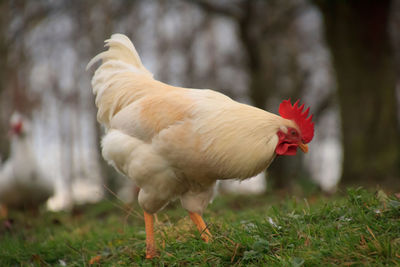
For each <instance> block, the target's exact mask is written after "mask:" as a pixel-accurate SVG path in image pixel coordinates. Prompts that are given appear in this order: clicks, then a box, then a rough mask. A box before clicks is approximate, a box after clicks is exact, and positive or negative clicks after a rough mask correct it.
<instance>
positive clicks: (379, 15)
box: [315, 0, 400, 183]
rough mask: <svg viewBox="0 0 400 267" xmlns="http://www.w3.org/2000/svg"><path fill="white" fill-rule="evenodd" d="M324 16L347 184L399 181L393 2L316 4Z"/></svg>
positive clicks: (370, 0) (356, 0) (320, 0)
mask: <svg viewBox="0 0 400 267" xmlns="http://www.w3.org/2000/svg"><path fill="white" fill-rule="evenodd" d="M315 2H316V3H317V4H318V6H319V7H320V9H321V10H322V12H323V14H324V19H325V25H326V38H327V41H328V44H329V45H330V47H331V51H332V54H333V61H334V66H335V69H336V73H337V82H338V93H339V101H340V107H341V117H342V131H343V146H344V161H343V180H344V181H345V182H352V183H354V182H366V181H370V182H372V181H373V182H380V183H383V182H384V181H385V180H386V181H388V180H390V178H398V177H399V174H400V173H399V170H400V168H399V167H400V149H399V148H400V147H399V144H400V134H399V129H398V127H396V125H397V119H396V97H395V68H394V60H393V58H394V57H393V51H392V49H391V47H390V42H389V40H390V39H389V30H388V21H389V11H390V6H391V1H389V0H382V1H374V0H367V1H365V0H353V1H324V0H317V1H315Z"/></svg>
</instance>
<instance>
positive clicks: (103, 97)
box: [86, 34, 154, 126]
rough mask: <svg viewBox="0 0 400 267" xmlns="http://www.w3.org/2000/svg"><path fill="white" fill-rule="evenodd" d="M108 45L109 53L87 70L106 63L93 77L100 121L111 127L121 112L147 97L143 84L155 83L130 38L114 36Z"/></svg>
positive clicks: (94, 61)
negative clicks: (116, 115) (110, 124)
mask: <svg viewBox="0 0 400 267" xmlns="http://www.w3.org/2000/svg"><path fill="white" fill-rule="evenodd" d="M105 43H106V44H105V46H106V47H108V50H107V51H104V52H102V53H100V54H98V55H97V56H95V57H94V58H93V59H92V60H90V61H89V63H88V65H87V67H86V69H89V68H90V67H92V66H93V65H94V64H95V63H96V62H98V61H99V60H101V61H102V63H101V65H100V66H99V67H98V69H97V70H96V72H95V74H94V76H93V78H92V87H93V93H94V94H95V95H96V106H97V107H98V113H97V119H98V121H99V122H100V123H103V124H105V125H106V126H107V125H108V123H109V121H110V120H111V119H112V117H113V116H114V115H115V114H116V113H117V112H118V111H119V110H121V109H122V108H123V107H125V106H126V105H129V103H131V102H133V101H135V99H137V98H138V97H139V96H140V95H142V94H143V92H142V91H143V88H141V87H142V86H140V85H141V84H143V83H148V82H150V83H151V82H153V81H154V80H153V74H152V73H151V72H150V71H148V70H147V69H146V68H145V67H144V66H143V64H142V61H141V60H140V57H139V55H138V53H137V51H136V49H135V47H134V46H133V44H132V42H131V41H130V40H129V38H128V37H126V36H125V35H123V34H113V35H112V36H111V38H110V39H108V40H106V41H105Z"/></svg>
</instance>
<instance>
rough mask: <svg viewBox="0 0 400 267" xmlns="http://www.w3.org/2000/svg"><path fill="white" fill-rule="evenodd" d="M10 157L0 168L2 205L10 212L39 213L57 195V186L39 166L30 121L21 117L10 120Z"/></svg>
mask: <svg viewBox="0 0 400 267" xmlns="http://www.w3.org/2000/svg"><path fill="white" fill-rule="evenodd" d="M9 133H10V139H11V143H10V145H11V148H10V157H9V158H8V160H7V161H6V162H4V164H3V165H1V166H0V168H1V169H0V204H1V205H2V213H3V216H7V210H8V208H18V209H33V210H36V209H37V208H38V207H39V206H40V205H41V204H43V203H45V202H46V201H47V199H48V198H49V197H50V196H51V195H52V194H53V190H54V188H53V183H52V181H51V180H50V179H48V178H47V177H46V175H45V173H44V172H43V171H42V170H41V168H40V166H39V165H38V163H37V162H36V158H35V155H34V153H33V146H32V143H31V136H30V124H29V121H28V120H27V119H26V118H24V117H23V116H22V115H20V114H19V113H14V114H13V115H12V117H11V120H10V132H9Z"/></svg>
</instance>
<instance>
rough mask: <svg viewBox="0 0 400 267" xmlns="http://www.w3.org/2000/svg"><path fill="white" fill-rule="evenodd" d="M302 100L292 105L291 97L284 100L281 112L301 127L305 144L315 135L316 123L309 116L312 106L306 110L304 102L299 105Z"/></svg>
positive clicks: (282, 115)
mask: <svg viewBox="0 0 400 267" xmlns="http://www.w3.org/2000/svg"><path fill="white" fill-rule="evenodd" d="M299 102H300V100H297V101H296V103H294V105H293V106H292V104H291V103H290V98H289V99H288V100H283V101H282V103H281V104H280V106H279V114H280V115H281V117H282V118H285V119H288V120H292V121H294V122H295V123H296V124H297V126H298V127H299V129H300V132H301V137H302V140H303V142H304V143H305V144H307V143H309V142H310V141H311V140H312V139H313V137H314V123H313V122H312V117H313V115H311V116H310V117H308V118H307V116H308V113H309V112H310V108H307V109H306V110H305V111H304V112H302V111H303V109H304V104H303V105H301V106H300V107H299Z"/></svg>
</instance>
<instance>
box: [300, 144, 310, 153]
mask: <svg viewBox="0 0 400 267" xmlns="http://www.w3.org/2000/svg"><path fill="white" fill-rule="evenodd" d="M299 147H300V149H301V151H303V152H304V153H307V152H308V145H306V144H304V143H302V142H300V143H299Z"/></svg>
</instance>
